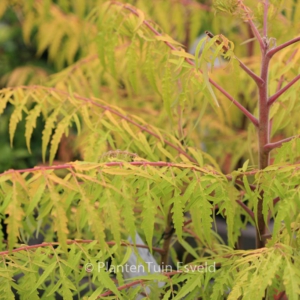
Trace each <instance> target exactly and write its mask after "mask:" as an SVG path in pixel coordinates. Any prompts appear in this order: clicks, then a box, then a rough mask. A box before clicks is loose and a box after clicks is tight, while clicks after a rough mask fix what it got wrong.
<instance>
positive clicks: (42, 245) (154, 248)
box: [0, 240, 164, 256]
mask: <svg viewBox="0 0 300 300" xmlns="http://www.w3.org/2000/svg"><path fill="white" fill-rule="evenodd" d="M92 242H94V240H68V241H67V242H66V243H67V245H73V244H75V245H76V244H90V243H92ZM106 244H107V245H109V246H113V245H116V242H106ZM59 245H60V243H59V242H51V243H42V244H37V245H30V246H29V245H26V246H22V247H19V248H16V249H12V250H11V251H9V250H7V251H1V252H0V255H1V256H3V255H9V254H11V253H13V252H20V251H29V250H31V249H37V248H42V247H53V246H59ZM121 246H134V247H137V248H145V249H149V247H148V246H147V245H142V244H131V243H126V242H121ZM152 250H153V251H155V252H158V253H161V254H163V253H164V250H163V249H161V248H156V247H152Z"/></svg>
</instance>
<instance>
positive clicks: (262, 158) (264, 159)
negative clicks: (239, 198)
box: [256, 0, 270, 248]
mask: <svg viewBox="0 0 300 300" xmlns="http://www.w3.org/2000/svg"><path fill="white" fill-rule="evenodd" d="M264 4H265V6H264V25H263V34H264V38H263V45H262V47H261V53H262V60H261V75H260V76H261V79H262V80H263V81H264V84H263V85H261V86H260V87H259V127H258V147H259V152H258V153H259V169H261V170H262V169H265V168H266V167H267V166H268V165H269V164H270V155H269V153H270V152H269V151H267V150H265V149H264V146H265V145H266V144H268V143H269V140H270V122H269V110H270V108H269V105H268V73H269V62H270V58H269V57H268V56H267V52H268V47H269V43H268V39H267V15H268V0H265V3H264ZM263 201H264V194H263V192H261V194H260V199H259V200H258V207H257V232H256V247H257V248H262V247H264V246H265V241H264V240H263V239H262V235H264V234H265V231H266V224H265V222H264V217H263Z"/></svg>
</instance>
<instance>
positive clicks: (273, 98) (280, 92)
mask: <svg viewBox="0 0 300 300" xmlns="http://www.w3.org/2000/svg"><path fill="white" fill-rule="evenodd" d="M299 79H300V74H299V75H298V76H296V77H295V78H294V79H293V80H292V81H290V82H289V83H288V84H287V85H286V86H285V87H284V88H282V89H281V90H279V91H278V92H277V93H275V94H274V95H273V96H271V97H270V99H269V101H268V105H269V106H271V105H272V104H273V103H274V102H275V101H276V100H277V99H278V98H279V97H280V96H281V95H282V94H283V93H284V92H285V91H287V90H288V89H289V88H290V87H291V86H292V85H293V84H295V83H296V82H297V81H298V80H299Z"/></svg>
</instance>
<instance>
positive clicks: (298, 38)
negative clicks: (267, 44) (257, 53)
mask: <svg viewBox="0 0 300 300" xmlns="http://www.w3.org/2000/svg"><path fill="white" fill-rule="evenodd" d="M299 41H300V36H298V37H296V38H294V39H292V40H289V41H287V42H285V43H283V44H281V45H279V46H277V47H275V48H273V49H271V50H270V51H268V53H267V56H268V57H269V58H271V57H272V56H273V55H274V54H276V53H277V52H278V51H280V50H282V49H284V48H286V47H288V46H290V45H292V44H294V43H297V42H299Z"/></svg>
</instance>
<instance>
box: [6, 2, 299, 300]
mask: <svg viewBox="0 0 300 300" xmlns="http://www.w3.org/2000/svg"><path fill="white" fill-rule="evenodd" d="M128 2H130V3H132V4H133V3H134V5H135V6H132V5H131V4H130V3H127V4H125V3H120V2H115V1H108V2H104V1H77V0H72V1H62V0H61V1H60V0H59V1H23V0H19V1H16V3H17V4H16V5H15V6H10V1H8V0H2V1H1V4H0V14H4V13H5V11H6V9H10V10H12V11H14V12H15V13H16V14H17V15H18V16H19V18H20V23H21V25H22V26H21V27H22V34H23V37H24V42H25V43H26V44H27V45H30V44H33V45H35V46H36V49H37V54H38V55H42V54H44V55H45V54H46V55H47V57H48V59H49V61H50V62H51V64H52V65H53V66H55V69H56V70H57V72H54V73H52V74H51V75H47V74H44V73H43V74H44V76H40V77H39V76H37V77H35V76H33V77H30V81H28V78H29V77H28V76H29V75H30V72H31V71H32V70H31V69H30V68H25V69H24V68H23V69H19V68H17V69H15V70H14V71H13V72H12V73H10V74H6V75H5V76H4V77H3V78H2V80H3V82H4V83H5V84H6V87H4V88H2V89H1V90H0V114H1V115H3V116H5V112H7V110H10V109H11V110H12V114H11V116H10V120H9V123H8V125H7V127H5V129H6V131H7V132H9V135H10V143H11V146H13V145H14V144H15V143H16V142H18V139H16V134H17V133H18V129H19V128H20V127H19V126H20V124H21V123H22V122H23V124H24V123H25V131H24V138H25V141H26V146H27V148H28V152H29V153H30V152H31V148H32V147H31V146H32V143H31V140H32V136H33V134H34V132H35V130H36V126H37V124H38V122H39V121H43V128H42V130H41V136H40V141H41V147H42V157H43V160H44V165H40V166H37V167H35V168H27V169H22V170H14V169H10V170H7V171H5V172H4V173H1V174H0V213H1V214H0V217H1V220H2V221H3V222H4V224H6V226H7V240H4V237H3V236H1V237H0V246H1V249H0V255H1V257H2V260H1V263H0V292H1V293H0V294H1V295H2V294H3V295H5V297H7V299H10V298H11V299H13V297H14V294H13V290H12V289H14V290H15V291H16V292H17V293H18V294H19V295H20V296H21V298H22V299H40V298H41V299H55V297H56V296H55V295H56V294H55V293H57V294H60V295H61V296H62V297H63V298H64V299H73V298H74V297H75V296H78V295H79V294H81V295H84V296H85V297H86V299H99V298H105V296H107V297H110V299H135V297H136V295H138V294H140V293H145V291H147V290H146V289H145V288H146V287H149V288H150V289H149V291H151V293H150V294H149V295H148V299H158V298H159V297H161V298H162V299H169V297H173V299H183V297H186V298H185V299H196V298H200V297H202V299H224V298H228V299H239V298H241V297H243V299H262V298H263V297H266V299H272V298H273V297H274V296H275V295H278V294H280V293H285V294H286V295H287V296H288V297H289V299H298V298H299V295H300V287H299V282H300V273H299V269H300V260H299V253H300V251H299V247H300V246H299V243H300V240H299V234H298V232H299V228H300V215H299V211H300V197H299V195H300V194H299V186H300V174H299V173H300V165H299V157H300V155H299V153H300V152H299V149H300V148H299V147H300V142H299V138H298V136H299V131H298V128H299V126H300V124H299V117H298V114H299V108H300V102H299V97H298V95H299V82H297V81H298V79H299V72H300V69H299V58H300V51H299V49H298V48H299V37H298V40H297V36H296V34H297V32H299V29H300V27H299V25H300V24H299V21H298V22H295V20H299V19H300V9H299V7H300V5H299V3H298V2H297V1H292V0H290V1H270V3H269V2H266V4H265V5H264V3H263V2H261V3H259V5H258V6H256V4H255V5H253V4H252V3H251V1H231V0H230V1H225V0H224V1H215V3H214V7H211V6H210V5H205V4H200V2H197V1H179V0H178V1H147V0H139V1H128ZM283 2H284V3H283ZM296 4H298V5H296ZM247 5H249V6H247ZM267 8H268V9H269V10H268V13H267V14H265V13H266V9H267ZM215 9H216V10H218V11H217V14H215V12H216V11H215ZM225 12H226V14H225ZM291 12H293V13H291ZM227 13H229V14H227ZM237 17H240V22H238V21H237ZM265 19H267V21H268V36H270V37H271V38H270V39H267V38H266V37H264V39H263V38H262V36H261V31H262V30H266V27H263V28H260V27H259V26H260V25H259V24H261V26H263V25H264V24H265V23H264V20H265ZM208 24H210V25H208ZM224 24H226V26H224ZM256 25H257V27H256ZM208 26H209V28H207V27H208ZM249 26H250V27H252V29H253V28H254V29H255V28H256V30H257V31H255V30H254V31H253V33H254V36H256V38H257V39H258V41H259V43H257V41H255V42H254V40H253V35H252V34H250V35H249V32H250V30H249V28H250V27H249ZM208 29H209V30H210V31H212V32H213V33H214V36H209V35H210V34H209V35H208V36H207V37H205V38H203V39H202V40H201V41H200V42H199V44H198V46H197V47H196V51H195V54H190V53H188V52H187V49H186V48H187V47H188V46H189V45H190V44H191V41H193V40H194V39H195V38H196V36H197V35H198V33H203V32H204V31H205V30H208ZM221 33H222V34H221ZM295 38H296V40H293V42H291V43H290V44H289V45H286V46H285V47H282V49H280V51H279V50H278V48H276V47H277V46H279V45H281V44H283V43H286V42H287V41H288V40H289V39H295ZM243 42H244V43H245V44H244V45H240V44H241V43H243ZM297 42H298V43H297ZM259 45H260V46H262V45H268V50H269V53H271V51H272V50H273V51H274V49H275V50H276V53H273V54H274V55H276V59H275V60H272V61H271V64H270V71H269V82H263V80H262V78H261V77H259V75H255V74H259V72H260V68H261V64H260V55H261V53H260V51H259V48H258V46H259ZM277 50H278V51H277ZM277 52H278V53H277ZM270 56H271V55H270ZM216 59H219V60H220V61H221V62H222V63H221V67H220V68H214V66H213V64H214V62H215V60H216ZM262 69H263V68H262ZM20 74H22V76H20V78H19V80H18V81H16V80H13V79H14V78H16V77H18V75H20ZM12 78H13V79H12ZM262 86H267V87H268V95H267V96H268V97H270V96H271V97H270V98H268V99H269V106H270V108H271V109H270V115H269V120H270V130H269V131H270V137H271V140H270V141H269V142H268V143H267V144H266V145H265V152H268V153H269V152H270V151H271V150H272V151H271V152H270V153H271V160H272V162H273V164H268V165H267V166H265V167H263V168H260V166H261V165H260V164H259V160H258V159H257V157H258V153H259V155H260V156H261V147H259V146H258V141H257V131H258V128H260V127H259V126H260V125H261V123H260V122H261V116H260V115H259V111H258V108H259V104H260V103H259V101H258V100H257V99H261V98H260V96H259V91H261V87H262ZM285 87H288V89H287V90H286V91H285V90H284V92H283V93H281V94H280V97H277V96H278V94H276V93H278V92H279V93H280V92H281V91H282V88H283V89H285ZM272 95H273V96H272ZM274 95H275V96H274ZM276 95H277V96H276ZM277 98H278V99H277ZM1 118H2V116H1ZM262 130H263V129H262ZM75 131H76V134H75V133H74V132H75ZM268 134H269V132H268ZM64 135H65V136H69V135H72V136H73V138H74V147H75V149H74V151H75V150H76V151H77V152H78V153H79V154H80V160H76V161H71V162H57V161H56V162H55V164H53V162H54V161H55V159H56V155H57V152H58V149H59V145H60V142H61V140H62V137H63V136H64ZM290 136H295V138H292V139H289V137H290ZM273 137H274V138H275V139H274V140H272V138H273ZM285 138H287V140H285ZM278 141H279V142H278ZM272 142H273V143H272ZM276 143H277V144H276ZM260 146H261V145H260ZM28 155H29V154H28ZM245 161H246V162H245ZM260 204H261V205H260ZM217 214H219V215H222V216H223V217H224V219H225V220H226V223H227V237H228V243H227V245H225V243H224V242H223V241H222V239H221V237H220V236H219V235H218V233H216V232H215V231H214V230H213V229H212V228H213V224H214V222H215V217H216V215H217ZM260 216H262V219H263V220H260ZM271 218H273V219H274V228H273V229H272V228H268V225H269V221H270V219H271ZM170 221H171V223H172V224H173V225H172V226H174V229H175V234H174V235H173V239H174V241H175V240H176V241H178V242H179V243H180V244H181V245H182V246H183V248H184V249H185V250H186V252H187V253H188V254H190V256H192V257H194V261H192V262H190V264H188V265H183V264H182V262H180V263H181V268H180V269H179V270H173V272H169V273H168V272H167V271H166V272H165V273H162V274H154V275H153V274H152V275H146V276H143V277H140V278H133V279H131V280H125V279H124V278H123V274H122V272H121V271H117V272H115V273H116V274H115V276H113V274H111V273H110V272H105V271H104V269H105V268H103V267H102V268H100V269H99V266H102V264H103V265H105V263H106V262H107V260H108V259H111V260H112V265H119V266H124V265H125V264H126V262H127V260H128V258H129V256H130V254H131V253H132V252H134V253H137V249H138V247H140V246H141V245H134V244H133V245H131V244H129V242H128V240H127V239H128V237H131V238H132V240H134V239H135V236H136V232H138V233H139V234H140V235H141V236H142V238H143V240H144V241H145V243H146V245H147V247H148V248H149V251H150V252H151V253H152V254H153V255H155V257H157V259H158V262H159V263H160V260H159V255H161V256H162V257H167V255H166V253H168V251H169V250H170V252H171V253H173V254H174V251H173V249H172V247H173V243H171V244H168V243H167V242H166V240H167V239H168V238H166V239H165V240H164V241H160V238H161V236H162V234H163V233H164V232H165V231H166V228H169V227H170V226H171V225H170V224H169V223H170ZM261 222H264V224H265V225H266V227H267V230H266V231H265V232H264V233H263V234H260V233H261V232H260V231H259V230H258V231H257V236H258V240H259V241H263V244H264V245H263V247H260V248H259V249H254V250H242V249H238V246H237V245H238V242H239V237H240V236H241V230H242V229H244V228H245V227H246V225H247V224H249V223H250V224H252V225H253V226H254V227H256V228H257V227H258V226H259V224H260V223H261ZM38 233H42V234H43V235H44V237H45V243H43V244H39V245H34V246H28V245H27V244H28V241H29V239H30V238H31V237H32V236H33V235H36V234H38ZM165 234H167V232H165ZM2 235H3V234H2ZM171 235H172V234H171ZM187 237H193V238H194V239H195V242H196V244H197V246H196V247H192V246H191V245H189V244H188V242H187V241H186V238H187ZM172 257H173V258H174V255H172ZM176 260H177V258H176V257H175V258H174V261H173V263H175V264H176V262H178V261H176ZM164 263H166V261H165V260H163V261H162V262H161V264H162V265H163V264H164ZM88 264H89V265H88ZM99 264H100V265H99ZM204 266H206V267H208V268H211V270H213V271H205V272H201V270H202V268H203V267H204ZM92 267H93V268H92ZM89 268H90V269H89ZM199 270H200V271H199ZM20 275H21V276H20ZM16 278H18V279H16ZM116 280H117V283H116ZM158 282H165V284H164V285H163V286H158ZM175 286H180V288H179V289H178V291H177V289H175V288H174V287H175ZM41 291H42V292H43V295H41V294H40V292H41ZM147 293H148V292H147Z"/></svg>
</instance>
